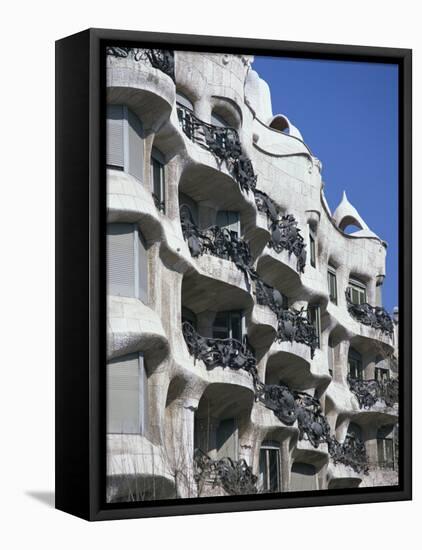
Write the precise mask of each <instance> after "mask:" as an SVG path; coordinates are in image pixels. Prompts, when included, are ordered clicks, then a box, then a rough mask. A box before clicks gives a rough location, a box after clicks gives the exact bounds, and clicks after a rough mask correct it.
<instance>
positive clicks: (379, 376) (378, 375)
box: [375, 367, 390, 382]
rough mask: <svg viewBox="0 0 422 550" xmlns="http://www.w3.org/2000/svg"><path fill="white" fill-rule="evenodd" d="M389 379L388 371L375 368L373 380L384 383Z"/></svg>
mask: <svg viewBox="0 0 422 550" xmlns="http://www.w3.org/2000/svg"><path fill="white" fill-rule="evenodd" d="M389 379H390V371H389V370H388V369H384V368H382V367H375V380H378V381H379V382H386V381H387V380H389Z"/></svg>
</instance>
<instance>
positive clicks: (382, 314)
mask: <svg viewBox="0 0 422 550" xmlns="http://www.w3.org/2000/svg"><path fill="white" fill-rule="evenodd" d="M346 302H347V310H348V311H349V313H350V315H351V316H352V317H353V318H354V319H356V321H358V322H359V323H362V324H363V325H367V326H370V327H372V328H375V329H378V330H381V332H383V333H385V334H388V335H389V336H391V335H392V334H393V332H394V323H393V319H392V318H391V316H390V314H389V313H388V311H387V310H386V309H385V308H383V307H380V306H371V305H370V304H368V303H365V304H354V303H353V302H352V299H351V296H350V288H348V289H347V290H346Z"/></svg>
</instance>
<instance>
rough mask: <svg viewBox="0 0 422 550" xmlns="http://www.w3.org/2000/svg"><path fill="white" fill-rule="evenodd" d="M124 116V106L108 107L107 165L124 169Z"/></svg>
mask: <svg viewBox="0 0 422 550" xmlns="http://www.w3.org/2000/svg"><path fill="white" fill-rule="evenodd" d="M123 127H124V116H123V106H122V105H108V106H107V129H106V132H107V165H109V166H118V167H120V168H122V169H123V168H124V166H125V162H124V145H123V143H124V140H123Z"/></svg>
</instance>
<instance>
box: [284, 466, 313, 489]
mask: <svg viewBox="0 0 422 550" xmlns="http://www.w3.org/2000/svg"><path fill="white" fill-rule="evenodd" d="M316 489H318V487H317V477H316V470H315V467H314V466H312V465H311V464H304V463H302V462H295V463H294V464H293V466H292V472H291V477H290V490H291V491H315V490H316Z"/></svg>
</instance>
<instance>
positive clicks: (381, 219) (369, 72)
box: [253, 56, 398, 311]
mask: <svg viewBox="0 0 422 550" xmlns="http://www.w3.org/2000/svg"><path fill="white" fill-rule="evenodd" d="M253 69H255V70H256V71H257V72H258V73H259V75H260V76H261V78H264V80H266V81H267V82H268V84H269V86H270V89H271V96H272V104H273V113H274V114H277V113H282V114H285V115H286V116H287V117H288V118H289V119H290V121H291V122H292V124H294V125H295V126H296V127H297V128H298V129H299V130H300V132H301V134H302V136H303V138H304V140H305V142H306V144H307V145H308V146H309V148H310V149H311V151H312V152H313V154H314V155H315V156H317V157H318V158H319V159H320V160H321V161H322V164H323V171H322V178H323V180H324V182H325V189H324V192H325V195H326V197H327V201H328V204H329V205H330V208H331V210H332V211H334V210H335V208H336V206H337V205H338V203H339V202H340V200H341V196H342V192H343V190H345V191H346V193H347V197H348V199H349V201H350V202H351V203H352V204H353V206H355V207H356V209H357V210H358V212H359V213H360V215H361V216H362V217H363V219H364V220H365V221H366V223H367V224H368V226H369V227H370V229H372V230H373V231H374V232H375V233H376V234H377V235H379V236H380V237H381V238H382V239H383V240H385V241H387V243H388V248H387V267H386V273H387V277H386V279H385V282H384V287H383V300H384V306H385V307H386V308H387V309H388V310H389V311H391V310H392V308H393V307H394V306H395V305H397V303H398V298H397V296H398V69H397V66H396V65H388V64H377V63H356V62H340V61H319V60H308V59H291V58H271V57H258V56H256V57H255V61H254V63H253Z"/></svg>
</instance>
